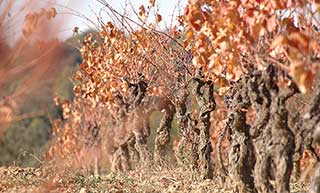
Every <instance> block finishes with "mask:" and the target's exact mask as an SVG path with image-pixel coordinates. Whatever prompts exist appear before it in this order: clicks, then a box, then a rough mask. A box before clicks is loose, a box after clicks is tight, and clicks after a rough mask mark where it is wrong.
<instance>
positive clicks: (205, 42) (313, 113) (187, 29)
mask: <svg viewBox="0 0 320 193" xmlns="http://www.w3.org/2000/svg"><path fill="white" fill-rule="evenodd" d="M104 2H105V1H101V3H102V4H103V3H104ZM104 5H105V6H106V9H107V10H109V11H110V13H112V14H113V15H114V16H115V20H116V21H121V22H120V25H117V23H115V22H107V23H101V29H100V31H99V35H98V36H97V37H94V36H93V35H89V36H87V37H86V38H85V40H84V42H83V47H82V49H81V53H82V57H83V63H82V64H81V65H80V67H79V71H78V72H76V74H75V75H74V80H75V81H76V84H75V87H74V93H75V95H76V97H75V99H74V101H72V102H66V103H63V109H64V112H65V114H66V115H68V114H70V115H71V116H70V117H69V118H68V119H67V121H66V122H65V123H64V124H63V126H62V128H61V129H60V127H59V124H57V125H56V127H55V128H56V129H55V136H56V137H57V141H58V143H53V145H52V148H51V150H52V151H51V154H50V155H51V156H53V157H54V155H56V154H57V153H55V152H57V150H59V151H65V152H61V153H62V154H61V157H63V155H70V153H71V154H74V155H76V157H77V156H78V155H80V154H81V153H80V152H81V151H82V150H83V149H85V148H84V147H90V148H92V147H94V145H93V144H88V143H83V142H82V141H81V140H82V139H83V138H88V139H89V141H91V142H93V141H97V142H99V144H100V145H101V147H100V150H102V149H103V147H104V148H105V147H108V148H107V149H108V152H107V154H108V158H109V159H108V160H109V162H110V164H111V168H112V169H113V170H116V171H126V170H129V169H132V168H138V166H140V165H144V166H149V165H151V164H152V163H157V164H159V165H160V166H161V165H163V164H164V163H165V162H166V161H167V160H168V156H169V155H172V153H171V151H172V150H171V149H170V148H168V144H169V142H170V130H171V128H172V122H173V119H174V118H176V121H177V129H178V132H179V134H180V140H179V142H178V144H177V147H175V148H174V155H175V156H174V157H172V158H171V159H174V160H176V161H177V165H180V166H183V167H187V168H190V169H192V171H194V173H195V179H198V180H203V179H210V178H213V176H219V177H220V178H221V179H222V181H223V182H229V184H230V185H231V186H232V188H234V190H236V191H237V192H279V193H280V192H281V193H284V192H290V186H289V185H290V180H293V177H291V176H295V177H297V176H299V175H300V173H301V169H300V166H301V165H300V162H302V163H304V161H305V160H303V161H301V160H302V158H303V155H304V153H305V152H311V153H312V155H313V157H314V158H316V161H319V158H318V155H317V152H316V150H315V148H314V144H313V141H314V140H318V138H319V135H315V136H314V134H313V133H314V131H316V130H317V129H318V127H319V98H320V96H319V88H320V87H319V86H318V85H319V83H318V82H317V81H314V80H315V79H316V78H315V77H316V75H317V74H319V73H318V72H317V71H318V68H319V66H318V64H319V54H320V53H319V43H320V42H319V37H320V36H319V32H318V27H319V25H318V23H317V21H318V20H317V19H318V17H319V13H318V8H319V6H320V4H319V2H318V1H315V2H313V1H312V2H311V1H303V0H300V1H293V0H290V1H289V0H288V1H276V0H272V1H257V0H252V1H251V0H229V1H212V0H210V1H209V0H190V1H189V2H188V5H187V7H186V9H185V12H184V14H183V15H181V16H179V19H178V21H179V24H178V26H176V27H173V28H172V29H170V30H169V31H166V32H161V31H159V30H157V29H156V28H155V26H156V24H157V22H161V20H162V17H161V16H160V15H156V19H155V22H156V23H155V24H154V23H148V17H149V15H150V13H151V12H150V10H151V9H153V6H154V5H155V1H150V4H149V6H148V7H147V8H146V7H145V6H143V5H142V6H140V8H139V12H137V17H138V18H139V19H140V22H141V23H139V22H135V21H133V20H132V19H131V18H128V17H127V16H126V15H122V14H120V13H119V12H117V11H116V10H114V9H112V8H111V7H110V6H109V4H107V3H105V4H104ZM132 25H137V28H133V27H132ZM177 29H182V30H180V31H179V30H177ZM306 96H308V97H311V98H312V100H310V101H309V102H307V101H305V97H306ZM222 98H223V100H224V102H222ZM299 101H304V102H303V103H299ZM80 104H81V105H80ZM79 105H80V106H79ZM302 106H303V107H302ZM303 109H304V110H303ZM155 111H161V112H163V117H162V120H161V123H160V125H159V127H158V129H157V136H156V140H155V148H154V149H155V150H154V152H153V153H152V152H151V150H150V148H149V147H148V145H147V139H148V137H149V136H150V116H151V114H152V113H153V112H155ZM296 111H299V112H300V113H296ZM303 114H305V116H302V115H303ZM58 123H59V122H58ZM212 123H213V124H212ZM92 124H93V125H94V126H92ZM93 127H95V128H99V129H98V130H99V133H98V134H97V133H96V132H93V133H91V134H89V133H88V132H87V131H88V130H91V129H92V128H93ZM59 131H60V132H59ZM58 133H59V134H58ZM219 133H220V134H219ZM96 134H97V135H96ZM316 134H317V133H316ZM58 135H60V136H58ZM94 136H96V137H94ZM92 138H95V139H94V140H93V139H92ZM57 144H58V146H56V145H57ZM69 144H70V145H69ZM81 144H84V145H81ZM59 145H60V146H59ZM60 147H62V148H60ZM102 152H103V151H102ZM78 157H79V156H78ZM97 160H98V158H97ZM97 162H98V161H96V162H95V163H97ZM98 165H99V164H96V167H98ZM318 173H319V172H316V176H315V177H314V183H313V185H312V188H313V189H314V190H315V191H317V190H319V186H320V184H319V179H318V178H319V175H318Z"/></svg>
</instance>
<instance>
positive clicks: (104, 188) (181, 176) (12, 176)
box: [0, 167, 306, 193]
mask: <svg viewBox="0 0 320 193" xmlns="http://www.w3.org/2000/svg"><path fill="white" fill-rule="evenodd" d="M194 175H195V174H192V173H191V172H190V171H188V170H187V169H182V168H181V169H173V168H154V169H142V170H140V171H131V172H127V173H125V174H113V173H109V174H105V175H100V176H93V175H83V174H81V173H78V172H75V171H74V170H64V171H63V172H58V170H55V169H54V168H49V167H47V168H45V169H43V168H42V169H39V168H38V169H35V168H18V167H2V168H0V192H10V193H11V192H13V193H15V192H17V193H20V192H26V193H29V192H30V193H33V192H57V193H58V192H59V193H60V192H77V193H89V192H90V193H95V192H108V193H109V192H117V193H125V192H130V193H134V192H150V193H151V192H166V193H168V192H195V193H196V192H198V193H202V192H212V193H223V192H226V193H231V192H233V191H232V189H231V188H230V187H228V186H227V185H226V184H221V183H219V182H218V180H206V181H202V182H198V181H196V180H193V179H192V178H193V176H194ZM305 189H306V188H305V186H304V185H303V184H292V188H291V192H294V193H305V192H306V191H305Z"/></svg>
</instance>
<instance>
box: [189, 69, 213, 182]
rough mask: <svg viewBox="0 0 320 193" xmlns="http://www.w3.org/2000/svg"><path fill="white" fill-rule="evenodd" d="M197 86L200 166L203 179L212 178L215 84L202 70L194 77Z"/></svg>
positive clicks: (195, 92) (195, 90) (195, 93)
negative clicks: (212, 114) (212, 119)
mask: <svg viewBox="0 0 320 193" xmlns="http://www.w3.org/2000/svg"><path fill="white" fill-rule="evenodd" d="M193 81H194V83H195V84H196V87H195V88H194V89H193V94H194V95H195V97H196V100H197V102H198V105H199V106H200V110H199V142H198V157H199V158H198V159H199V161H198V168H199V172H200V177H201V178H202V179H211V178H212V177H213V170H212V163H211V152H212V145H211V142H210V124H211V123H210V115H211V112H212V111H214V110H215V108H216V103H215V100H214V85H213V82H212V81H210V80H208V81H207V80H205V79H204V76H203V75H202V71H201V70H199V71H198V72H197V75H196V77H195V78H194V79H193Z"/></svg>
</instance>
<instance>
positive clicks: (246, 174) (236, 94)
mask: <svg viewBox="0 0 320 193" xmlns="http://www.w3.org/2000/svg"><path fill="white" fill-rule="evenodd" d="M247 81H248V77H245V76H243V77H242V78H241V79H240V80H239V81H238V82H237V83H236V84H235V85H234V86H233V88H232V90H231V96H230V98H232V102H231V104H227V106H228V110H229V114H228V117H227V121H226V128H225V130H227V131H229V132H230V139H229V140H230V143H231V145H230V152H229V168H228V173H229V175H230V176H229V177H230V179H231V180H232V181H233V182H234V185H235V188H236V189H237V191H238V192H255V188H254V183H253V181H254V180H253V177H252V170H253V166H254V156H253V145H252V141H251V139H250V135H249V129H250V126H249V125H248V124H247V123H246V111H247V109H248V107H249V105H250V101H249V98H248V96H247V93H248V90H247V88H246V84H247Z"/></svg>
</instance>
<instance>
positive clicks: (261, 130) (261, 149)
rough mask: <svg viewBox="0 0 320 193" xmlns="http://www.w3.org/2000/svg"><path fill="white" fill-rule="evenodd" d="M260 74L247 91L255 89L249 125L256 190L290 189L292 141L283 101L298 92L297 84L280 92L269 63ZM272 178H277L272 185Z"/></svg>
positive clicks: (293, 146)
mask: <svg viewBox="0 0 320 193" xmlns="http://www.w3.org/2000/svg"><path fill="white" fill-rule="evenodd" d="M259 77H260V78H259ZM259 77H258V78H257V80H256V81H253V82H251V86H250V88H251V92H250V93H255V94H254V95H253V96H252V97H250V99H251V102H252V103H253V106H254V107H255V108H256V111H257V115H256V116H257V118H256V121H255V122H254V124H253V126H252V130H253V132H252V136H253V137H254V147H255V150H256V164H255V168H254V177H255V185H256V189H257V191H258V192H279V193H280V192H284V193H286V192H290V188H289V183H290V176H291V172H292V169H293V159H292V157H293V154H294V149H295V143H294V135H293V132H292V130H291V129H290V128H289V126H288V110H287V108H286V101H287V100H288V99H289V98H290V97H291V96H293V95H294V94H295V93H297V87H296V86H295V85H294V84H292V87H291V88H290V89H289V90H284V91H283V92H280V91H279V88H278V86H277V85H276V80H274V77H275V76H274V69H273V67H272V66H269V67H268V69H267V70H266V71H264V72H263V73H262V74H261V76H260V75H259ZM258 85H259V86H258ZM257 88H258V90H257ZM259 101H260V102H259ZM266 123H267V124H266ZM272 180H275V182H276V183H275V184H274V185H273V184H272V183H271V181H272Z"/></svg>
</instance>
